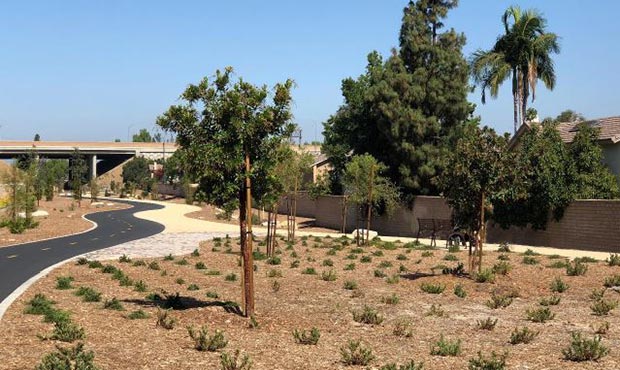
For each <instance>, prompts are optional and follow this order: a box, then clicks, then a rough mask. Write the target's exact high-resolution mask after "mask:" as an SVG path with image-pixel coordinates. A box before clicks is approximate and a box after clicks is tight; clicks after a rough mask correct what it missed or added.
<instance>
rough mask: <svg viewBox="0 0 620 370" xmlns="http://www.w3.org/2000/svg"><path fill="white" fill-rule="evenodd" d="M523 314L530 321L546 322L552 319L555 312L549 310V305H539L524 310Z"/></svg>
mask: <svg viewBox="0 0 620 370" xmlns="http://www.w3.org/2000/svg"><path fill="white" fill-rule="evenodd" d="M525 315H526V316H527V319H528V320H530V321H532V322H546V321H549V320H553V318H554V317H555V314H554V313H553V312H551V310H550V309H549V307H539V308H535V309H533V310H527V311H525Z"/></svg>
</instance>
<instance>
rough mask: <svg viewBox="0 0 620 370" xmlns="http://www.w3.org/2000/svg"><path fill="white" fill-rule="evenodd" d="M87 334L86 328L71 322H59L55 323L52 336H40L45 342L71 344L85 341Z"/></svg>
mask: <svg viewBox="0 0 620 370" xmlns="http://www.w3.org/2000/svg"><path fill="white" fill-rule="evenodd" d="M84 337H86V333H85V331H84V328H82V327H81V326H79V325H76V324H74V323H72V322H71V321H59V322H55V323H54V329H53V330H52V334H50V335H47V336H39V338H41V339H43V340H47V339H51V340H59V341H61V342H67V343H71V342H74V341H76V340H80V339H84Z"/></svg>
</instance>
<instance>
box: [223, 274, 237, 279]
mask: <svg viewBox="0 0 620 370" xmlns="http://www.w3.org/2000/svg"><path fill="white" fill-rule="evenodd" d="M224 280H226V281H237V274H235V273H234V272H231V273H230V274H228V275H226V276H225V277H224Z"/></svg>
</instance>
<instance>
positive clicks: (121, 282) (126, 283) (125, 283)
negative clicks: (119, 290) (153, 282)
mask: <svg viewBox="0 0 620 370" xmlns="http://www.w3.org/2000/svg"><path fill="white" fill-rule="evenodd" d="M118 285H120V286H132V285H133V280H131V279H130V278H129V276H127V275H123V276H122V277H121V278H120V279H118Z"/></svg>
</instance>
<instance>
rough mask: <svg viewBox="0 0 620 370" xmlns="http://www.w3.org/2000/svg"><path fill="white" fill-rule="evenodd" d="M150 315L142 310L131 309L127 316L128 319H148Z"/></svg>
mask: <svg viewBox="0 0 620 370" xmlns="http://www.w3.org/2000/svg"><path fill="white" fill-rule="evenodd" d="M149 317H150V315H149V314H148V313H146V312H145V311H143V310H137V311H131V312H130V313H129V315H127V318H128V319H129V320H143V319H148V318H149Z"/></svg>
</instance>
